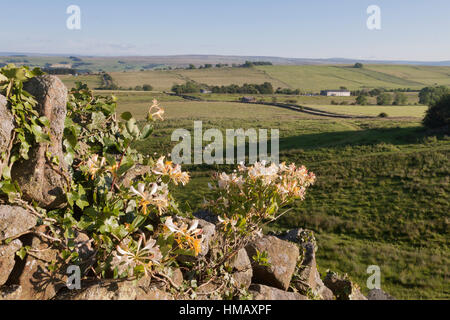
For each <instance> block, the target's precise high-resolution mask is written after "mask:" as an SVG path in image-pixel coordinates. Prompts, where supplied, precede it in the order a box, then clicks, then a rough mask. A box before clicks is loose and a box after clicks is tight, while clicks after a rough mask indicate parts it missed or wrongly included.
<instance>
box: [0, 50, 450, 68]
mask: <svg viewBox="0 0 450 320" xmlns="http://www.w3.org/2000/svg"><path fill="white" fill-rule="evenodd" d="M69 56H76V57H78V58H80V59H81V60H82V61H84V62H85V63H91V65H90V66H89V67H83V69H88V70H91V71H98V70H104V71H122V70H140V69H142V68H143V69H151V68H154V67H155V66H171V67H184V66H187V65H189V64H194V65H196V66H199V65H204V64H213V65H215V64H219V63H221V64H230V65H231V64H242V63H244V62H245V61H268V62H271V63H273V64H274V65H324V64H354V63H356V62H360V63H363V64H396V65H422V66H450V60H448V61H406V60H405V61H404V60H359V59H347V58H329V59H311V58H283V57H270V56H226V55H196V54H192V55H168V56H129V57H124V56H120V57H119V56H117V57H111V56H108V57H100V56H80V55H66V56H64V55H54V54H30V53H17V52H0V63H5V60H14V58H16V59H18V58H21V59H23V58H27V60H29V64H30V65H38V66H41V64H42V63H43V64H45V63H50V64H53V63H60V62H61V61H66V62H72V60H71V59H69ZM62 59H63V60H62ZM119 62H120V63H119Z"/></svg>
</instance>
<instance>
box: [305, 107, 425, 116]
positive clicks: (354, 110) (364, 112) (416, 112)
mask: <svg viewBox="0 0 450 320" xmlns="http://www.w3.org/2000/svg"><path fill="white" fill-rule="evenodd" d="M305 106H308V105H305ZM310 106H311V107H314V108H315V109H319V110H323V111H328V112H333V113H340V114H348V115H355V116H378V115H379V114H380V113H382V112H384V113H386V114H387V115H388V116H389V117H413V118H423V117H424V115H425V111H426V110H427V109H428V107H426V106H334V105H310Z"/></svg>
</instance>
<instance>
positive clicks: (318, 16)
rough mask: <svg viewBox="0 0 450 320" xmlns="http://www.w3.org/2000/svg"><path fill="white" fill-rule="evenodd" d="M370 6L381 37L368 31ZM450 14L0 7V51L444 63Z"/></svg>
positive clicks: (435, 1) (279, 5)
mask: <svg viewBox="0 0 450 320" xmlns="http://www.w3.org/2000/svg"><path fill="white" fill-rule="evenodd" d="M70 5H77V6H79V8H80V9H81V29H80V30H69V29H68V28H67V26H66V21H67V19H68V18H69V16H70V15H69V14H67V12H66V10H67V8H68V7H69V6H70ZM370 5H377V6H379V8H380V9H381V30H369V29H368V28H367V24H366V21H367V19H368V18H369V14H368V13H367V8H368V7H369V6H370ZM449 14H450V1H448V0H370V1H366V0H314V1H313V0H277V1H274V0H272V1H267V0H258V1H256V0H226V1H217V0H209V1H205V0H190V1H186V0H170V1H168V0H126V1H124V0H121V1H116V0H108V1H106V0H71V1H66V0H39V1H36V0H19V1H9V0H8V1H6V0H0V52H22V53H50V54H64V55H67V54H77V55H101V56H135V55H141V56H152V55H182V54H218V55H240V56H278V57H292V58H337V57H339V58H350V59H380V60H417V61H442V60H450V41H449V40H450V19H449V18H448V17H449Z"/></svg>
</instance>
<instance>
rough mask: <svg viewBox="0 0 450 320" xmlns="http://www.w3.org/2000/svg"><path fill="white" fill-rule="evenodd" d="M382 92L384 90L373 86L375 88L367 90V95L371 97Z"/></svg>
mask: <svg viewBox="0 0 450 320" xmlns="http://www.w3.org/2000/svg"><path fill="white" fill-rule="evenodd" d="M383 92H384V90H382V89H378V88H375V89H372V90H370V91H369V95H370V96H371V97H376V96H378V95H380V94H381V93H383Z"/></svg>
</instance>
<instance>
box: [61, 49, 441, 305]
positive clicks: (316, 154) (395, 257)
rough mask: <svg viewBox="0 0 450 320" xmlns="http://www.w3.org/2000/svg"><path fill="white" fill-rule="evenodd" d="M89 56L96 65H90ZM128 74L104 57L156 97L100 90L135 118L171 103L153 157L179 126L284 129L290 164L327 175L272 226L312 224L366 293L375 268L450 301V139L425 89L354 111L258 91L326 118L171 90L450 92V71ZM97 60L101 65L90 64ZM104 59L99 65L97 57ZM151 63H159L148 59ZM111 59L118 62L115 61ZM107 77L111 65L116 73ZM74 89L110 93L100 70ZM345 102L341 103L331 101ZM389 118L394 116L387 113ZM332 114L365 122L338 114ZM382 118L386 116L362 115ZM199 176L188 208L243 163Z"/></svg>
mask: <svg viewBox="0 0 450 320" xmlns="http://www.w3.org/2000/svg"><path fill="white" fill-rule="evenodd" d="M83 60H84V59H83ZM138 60H139V59H138V58H136V61H134V62H132V61H131V60H127V61H126V63H127V64H130V65H131V64H133V66H134V67H133V68H134V69H130V70H134V71H133V72H130V71H127V72H123V71H124V70H123V66H122V69H120V68H116V65H117V61H115V60H114V59H112V58H111V59H109V60H102V61H101V62H99V63H100V64H101V65H103V66H104V67H105V68H110V70H109V72H110V73H111V75H112V77H113V80H114V82H115V83H116V84H117V85H119V86H120V87H123V88H130V87H132V88H133V87H135V86H137V85H143V84H150V85H152V86H153V87H154V89H155V91H153V92H144V91H123V90H122V91H103V90H102V91H96V93H97V94H102V95H107V94H111V93H112V94H114V95H115V96H117V97H118V101H119V103H118V112H119V113H120V112H124V111H131V112H132V113H133V114H134V115H135V116H136V118H137V119H141V120H142V119H143V118H144V117H145V116H146V114H147V110H148V108H149V106H150V105H151V101H152V99H153V98H156V99H158V100H159V101H160V103H161V105H162V106H163V107H164V108H165V111H166V113H165V118H166V121H164V122H162V123H157V124H156V129H157V130H155V133H154V134H153V135H152V137H151V138H149V139H148V140H146V141H143V142H141V143H139V144H138V145H137V148H138V149H139V150H140V151H142V152H143V153H145V154H148V155H152V156H158V155H166V154H169V153H170V152H171V150H172V147H173V146H174V145H175V142H172V141H171V140H170V138H171V134H172V132H173V131H174V130H175V129H177V128H184V129H188V130H190V131H191V132H192V130H193V121H195V120H202V121H203V127H204V130H206V129H208V128H219V129H221V130H225V129H238V128H243V129H248V128H256V129H257V128H264V129H279V130H280V160H282V161H287V162H295V163H297V164H304V165H306V166H307V167H308V168H310V169H311V170H312V171H314V172H315V173H316V175H317V177H318V180H317V184H316V185H315V186H314V187H313V188H311V189H310V190H309V193H308V194H307V197H306V199H305V201H304V202H298V203H295V204H294V205H293V206H292V208H293V210H292V211H291V212H290V213H289V214H288V215H286V216H284V217H283V218H282V219H281V220H280V221H278V222H277V223H276V224H275V225H272V226H271V227H270V228H268V230H266V231H270V230H285V229H290V228H298V227H304V228H309V229H312V230H314V231H315V233H316V235H317V238H318V245H319V250H318V252H317V255H318V256H317V258H318V265H319V270H320V271H321V272H322V273H325V272H326V270H327V269H331V270H334V271H337V272H339V273H347V274H349V276H350V277H351V278H352V279H354V280H356V281H357V282H358V284H359V285H360V286H361V287H362V290H363V292H367V288H366V287H365V283H366V279H367V277H368V274H367V273H366V269H367V267H368V266H369V265H373V264H375V265H378V266H380V268H381V272H382V288H383V289H384V290H386V291H387V292H389V293H390V294H392V295H393V296H394V297H396V298H399V299H438V298H441V299H442V298H443V299H449V298H450V281H449V270H448V266H449V265H450V250H449V245H450V237H449V221H450V214H449V212H450V210H449V208H450V205H449V204H450V178H449V177H450V161H449V159H450V139H449V138H448V137H447V136H442V135H434V134H433V135H430V134H429V133H427V132H426V131H425V130H424V129H423V127H422V124H421V119H422V118H423V115H424V112H425V110H426V109H427V107H426V106H420V105H416V104H417V103H418V96H417V92H408V93H407V96H408V101H407V103H408V105H407V106H376V105H374V104H375V102H376V101H375V98H370V101H369V102H370V104H372V105H368V106H355V105H350V104H352V103H354V102H355V97H323V96H289V95H255V98H256V99H257V100H258V101H263V102H273V101H274V99H276V101H277V102H282V103H283V102H284V103H291V104H297V105H299V106H304V107H305V109H304V111H306V108H307V107H310V108H313V109H315V110H320V111H322V112H328V113H329V114H328V115H326V116H320V115H311V114H308V113H306V112H301V109H300V111H294V110H289V109H284V108H280V107H275V106H267V105H263V104H242V103H238V100H239V98H241V97H242V95H237V94H236V95H228V94H193V95H195V96H197V97H198V98H200V99H201V100H202V101H190V100H185V99H183V98H182V97H178V96H172V95H169V94H165V93H163V91H169V90H170V88H171V86H172V85H173V84H174V83H183V82H185V81H195V82H197V83H205V84H208V85H228V84H231V83H235V84H243V83H262V82H265V81H269V82H271V83H272V84H273V86H274V87H275V88H277V87H285V88H292V89H296V88H299V89H301V90H304V91H311V92H316V93H317V92H319V91H320V90H323V89H337V88H339V87H341V86H345V87H347V88H348V89H351V90H354V89H361V88H376V87H384V88H387V89H395V88H411V89H414V90H420V89H421V88H423V87H425V86H428V85H435V84H439V85H450V67H424V66H411V65H401V66H400V65H365V66H364V68H363V69H355V68H351V67H350V66H343V65H339V66H326V65H314V66H312V65H305V66H261V67H255V68H250V69H244V68H212V69H201V70H184V69H178V70H167V71H156V70H148V71H136V70H139V69H137V67H136V66H140V65H139V63H144V62H146V61H141V62H139V61H138ZM86 61H91V60H88V58H86ZM92 61H93V62H92V63H94V62H95V61H94V60H92ZM147 62H148V61H147ZM108 63H109V65H108ZM105 70H106V69H105ZM61 78H62V79H63V81H64V83H65V84H66V85H67V86H69V87H71V86H73V84H74V83H75V81H80V80H81V81H84V82H87V83H88V84H89V86H90V87H94V88H95V87H98V86H100V77H99V75H86V76H85V75H83V76H78V77H73V76H61ZM332 101H334V102H336V103H339V104H340V103H343V104H344V105H331V102H332ZM382 112H385V113H387V115H388V117H387V118H379V117H377V116H378V115H379V114H380V113H382ZM332 113H335V114H342V115H351V116H356V118H352V119H342V118H332V117H331V115H332ZM358 116H373V117H374V118H371V119H367V118H358ZM185 169H187V170H189V171H190V172H191V176H192V181H191V182H190V183H189V184H188V185H187V186H186V187H180V188H178V189H177V190H176V193H175V196H176V198H177V200H178V201H179V202H180V206H181V207H182V208H183V209H185V210H196V209H198V208H200V206H201V203H202V201H203V196H204V195H205V194H206V193H208V192H209V189H208V186H207V183H208V181H209V179H210V175H211V173H212V172H213V171H216V170H218V171H229V170H233V169H234V167H233V166H223V165H213V166H207V165H201V166H193V165H187V166H185Z"/></svg>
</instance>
